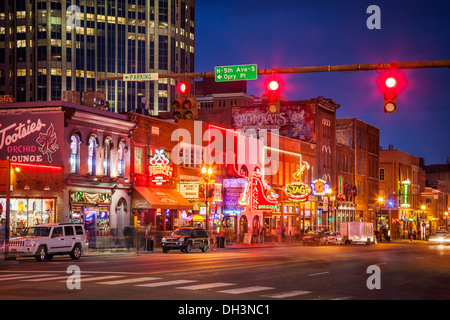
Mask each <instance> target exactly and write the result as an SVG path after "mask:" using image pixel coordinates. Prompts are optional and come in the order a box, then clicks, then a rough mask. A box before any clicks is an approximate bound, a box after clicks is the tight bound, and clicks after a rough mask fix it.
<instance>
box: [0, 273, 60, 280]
mask: <svg viewBox="0 0 450 320" xmlns="http://www.w3.org/2000/svg"><path fill="white" fill-rule="evenodd" d="M51 276H54V274H34V275H32V276H17V277H8V278H1V279H0V281H9V280H22V279H29V278H36V277H51Z"/></svg>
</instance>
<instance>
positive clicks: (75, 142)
mask: <svg viewBox="0 0 450 320" xmlns="http://www.w3.org/2000/svg"><path fill="white" fill-rule="evenodd" d="M69 162H70V173H79V172H80V137H79V136H78V135H77V134H72V136H71V137H70V160H69Z"/></svg>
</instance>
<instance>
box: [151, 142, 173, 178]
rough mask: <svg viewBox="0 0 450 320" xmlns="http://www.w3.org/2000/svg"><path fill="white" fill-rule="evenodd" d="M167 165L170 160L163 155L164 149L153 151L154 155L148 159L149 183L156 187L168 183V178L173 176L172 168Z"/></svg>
mask: <svg viewBox="0 0 450 320" xmlns="http://www.w3.org/2000/svg"><path fill="white" fill-rule="evenodd" d="M169 163H170V160H169V159H167V157H166V155H165V154H164V149H161V150H155V155H154V156H153V157H152V158H151V159H150V166H149V167H148V172H149V173H148V175H149V176H150V182H152V183H154V184H156V185H162V184H164V183H166V182H169V178H171V177H172V176H173V168H172V166H171V165H169Z"/></svg>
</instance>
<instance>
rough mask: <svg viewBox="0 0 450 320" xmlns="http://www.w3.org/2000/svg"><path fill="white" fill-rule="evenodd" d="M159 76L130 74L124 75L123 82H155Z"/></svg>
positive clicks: (155, 74)
mask: <svg viewBox="0 0 450 320" xmlns="http://www.w3.org/2000/svg"><path fill="white" fill-rule="evenodd" d="M158 78H159V75H158V74H157V73H131V74H124V75H123V81H156V80H158Z"/></svg>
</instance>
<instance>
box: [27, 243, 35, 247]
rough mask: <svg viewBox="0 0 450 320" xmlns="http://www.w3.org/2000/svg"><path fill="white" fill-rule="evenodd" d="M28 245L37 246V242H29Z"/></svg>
mask: <svg viewBox="0 0 450 320" xmlns="http://www.w3.org/2000/svg"><path fill="white" fill-rule="evenodd" d="M27 247H30V248H32V247H37V243H33V242H31V243H29V244H28V246H27Z"/></svg>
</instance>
